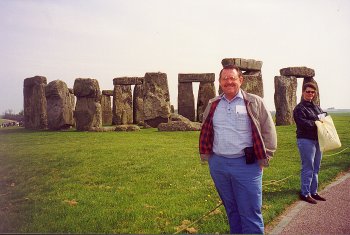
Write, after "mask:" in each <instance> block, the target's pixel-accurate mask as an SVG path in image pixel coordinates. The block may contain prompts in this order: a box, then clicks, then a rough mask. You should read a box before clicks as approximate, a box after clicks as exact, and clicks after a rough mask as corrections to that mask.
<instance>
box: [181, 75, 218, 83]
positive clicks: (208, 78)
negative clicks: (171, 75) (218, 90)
mask: <svg viewBox="0 0 350 235" xmlns="http://www.w3.org/2000/svg"><path fill="white" fill-rule="evenodd" d="M178 81H179V83H187V82H188V83H189V82H215V73H179V75H178Z"/></svg>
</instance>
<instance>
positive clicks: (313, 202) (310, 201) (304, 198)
mask: <svg viewBox="0 0 350 235" xmlns="http://www.w3.org/2000/svg"><path fill="white" fill-rule="evenodd" d="M300 199H301V200H303V201H306V202H308V203H311V204H317V201H316V200H315V199H313V198H312V197H310V195H306V196H303V195H301V194H300Z"/></svg>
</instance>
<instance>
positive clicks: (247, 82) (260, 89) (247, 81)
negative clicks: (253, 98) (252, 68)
mask: <svg viewBox="0 0 350 235" xmlns="http://www.w3.org/2000/svg"><path fill="white" fill-rule="evenodd" d="M243 78H244V81H243V84H242V86H241V88H242V89H243V90H244V91H246V92H249V93H252V94H255V95H258V96H260V97H261V98H264V84H263V80H262V76H261V75H257V76H255V75H243Z"/></svg>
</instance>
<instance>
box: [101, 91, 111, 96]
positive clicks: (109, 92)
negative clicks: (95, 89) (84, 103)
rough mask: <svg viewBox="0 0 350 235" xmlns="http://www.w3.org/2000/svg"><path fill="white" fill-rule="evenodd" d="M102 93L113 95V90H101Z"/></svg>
mask: <svg viewBox="0 0 350 235" xmlns="http://www.w3.org/2000/svg"><path fill="white" fill-rule="evenodd" d="M102 95H106V96H113V90H103V91H102Z"/></svg>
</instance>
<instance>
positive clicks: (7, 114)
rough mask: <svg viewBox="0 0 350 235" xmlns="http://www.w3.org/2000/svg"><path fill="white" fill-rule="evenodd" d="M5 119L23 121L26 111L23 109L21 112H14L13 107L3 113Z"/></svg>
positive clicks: (2, 116)
mask: <svg viewBox="0 0 350 235" xmlns="http://www.w3.org/2000/svg"><path fill="white" fill-rule="evenodd" d="M1 118H3V119H9V120H13V121H17V122H23V120H24V112H23V110H21V111H20V112H19V113H17V114H16V113H14V112H13V111H12V109H8V110H6V111H5V112H4V113H3V115H1Z"/></svg>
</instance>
